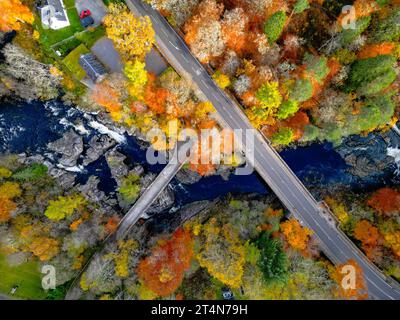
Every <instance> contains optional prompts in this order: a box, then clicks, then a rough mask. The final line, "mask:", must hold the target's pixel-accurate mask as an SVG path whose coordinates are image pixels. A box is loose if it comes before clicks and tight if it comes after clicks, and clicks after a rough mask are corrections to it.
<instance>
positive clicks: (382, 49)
mask: <svg viewBox="0 0 400 320" xmlns="http://www.w3.org/2000/svg"><path fill="white" fill-rule="evenodd" d="M394 48H396V45H395V44H394V43H393V42H384V43H378V44H368V45H366V46H364V47H363V48H362V49H361V51H360V52H359V53H358V56H357V57H358V59H367V58H374V57H376V56H380V55H382V54H391V53H392V51H393V49H394Z"/></svg>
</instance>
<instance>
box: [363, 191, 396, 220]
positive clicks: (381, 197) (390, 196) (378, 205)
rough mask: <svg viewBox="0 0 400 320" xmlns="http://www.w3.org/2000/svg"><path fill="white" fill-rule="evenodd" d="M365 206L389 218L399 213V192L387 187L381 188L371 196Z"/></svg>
mask: <svg viewBox="0 0 400 320" xmlns="http://www.w3.org/2000/svg"><path fill="white" fill-rule="evenodd" d="M367 205H369V206H370V207H372V208H373V209H375V210H376V211H377V212H378V213H379V214H381V215H384V216H388V217H390V216H392V215H393V214H395V213H399V212H400V192H399V191H398V190H395V189H392V188H388V187H385V188H381V189H379V190H377V191H375V192H374V193H373V194H372V195H371V197H370V198H369V199H368V200H367Z"/></svg>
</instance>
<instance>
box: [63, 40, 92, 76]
mask: <svg viewBox="0 0 400 320" xmlns="http://www.w3.org/2000/svg"><path fill="white" fill-rule="evenodd" d="M85 53H89V50H88V48H87V47H86V46H85V45H84V44H81V45H79V46H78V47H76V48H75V49H74V50H72V51H71V52H70V53H69V55H67V56H66V57H65V58H64V60H63V61H62V62H63V63H64V65H65V66H66V67H67V68H68V70H69V71H71V73H72V74H73V75H74V77H75V78H76V79H77V80H82V79H83V77H85V75H86V72H85V70H83V69H82V68H81V66H80V65H79V57H80V56H81V54H85Z"/></svg>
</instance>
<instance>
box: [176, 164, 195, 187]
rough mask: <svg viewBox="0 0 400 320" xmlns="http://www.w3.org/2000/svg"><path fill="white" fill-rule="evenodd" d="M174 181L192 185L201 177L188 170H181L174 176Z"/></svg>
mask: <svg viewBox="0 0 400 320" xmlns="http://www.w3.org/2000/svg"><path fill="white" fill-rule="evenodd" d="M175 177H176V179H177V180H178V181H179V182H180V183H183V184H193V183H196V182H198V181H199V180H200V179H201V175H200V174H198V173H197V172H195V171H193V170H189V169H185V168H182V169H181V170H179V171H178V173H177V174H176V176H175Z"/></svg>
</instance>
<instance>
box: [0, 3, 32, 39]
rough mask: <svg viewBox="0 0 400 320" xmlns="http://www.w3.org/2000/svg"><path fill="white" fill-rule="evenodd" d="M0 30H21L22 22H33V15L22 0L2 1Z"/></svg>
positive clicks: (0, 5)
mask: <svg viewBox="0 0 400 320" xmlns="http://www.w3.org/2000/svg"><path fill="white" fill-rule="evenodd" d="M0 12H1V15H0V31H3V32H8V31H11V30H20V29H21V23H29V24H32V23H33V20H34V19H33V15H32V12H31V11H30V10H29V8H28V7H27V6H25V5H23V4H22V3H21V1H20V0H1V1H0Z"/></svg>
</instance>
